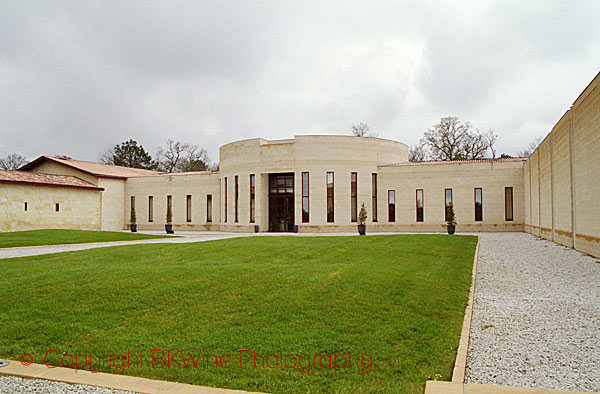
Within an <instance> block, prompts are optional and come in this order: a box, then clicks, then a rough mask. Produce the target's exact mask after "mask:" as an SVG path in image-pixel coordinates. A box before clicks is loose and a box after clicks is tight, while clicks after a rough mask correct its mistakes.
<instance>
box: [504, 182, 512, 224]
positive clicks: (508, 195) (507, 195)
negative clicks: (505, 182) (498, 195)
mask: <svg viewBox="0 0 600 394" xmlns="http://www.w3.org/2000/svg"><path fill="white" fill-rule="evenodd" d="M504 218H505V219H506V221H507V222H512V221H513V188H512V187H505V188H504Z"/></svg>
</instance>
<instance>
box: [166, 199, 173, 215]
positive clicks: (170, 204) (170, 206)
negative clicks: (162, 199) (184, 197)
mask: <svg viewBox="0 0 600 394" xmlns="http://www.w3.org/2000/svg"><path fill="white" fill-rule="evenodd" d="M169 212H171V221H173V196H167V214H168V213H169Z"/></svg>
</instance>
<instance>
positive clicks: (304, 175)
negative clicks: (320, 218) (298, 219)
mask: <svg viewBox="0 0 600 394" xmlns="http://www.w3.org/2000/svg"><path fill="white" fill-rule="evenodd" d="M308 185H309V183H308V172H303V173H302V223H308V220H309V218H310V215H309V201H308Z"/></svg>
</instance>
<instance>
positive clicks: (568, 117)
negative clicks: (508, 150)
mask: <svg viewBox="0 0 600 394" xmlns="http://www.w3.org/2000/svg"><path fill="white" fill-rule="evenodd" d="M529 179H530V180H531V183H530V184H531V194H530V202H529V204H528V205H529V212H530V215H529V216H527V218H526V219H527V221H526V231H528V232H530V233H532V234H535V235H540V236H542V237H544V238H546V239H550V240H553V241H555V242H558V243H560V244H563V245H566V246H571V247H575V249H578V250H581V251H583V252H586V253H589V254H591V255H593V256H597V257H598V256H600V222H599V220H598V218H600V197H599V196H600V74H598V75H597V76H596V78H594V80H593V81H592V82H591V83H590V84H589V85H588V87H587V88H586V89H585V90H584V91H583V92H582V93H581V95H580V96H579V97H578V98H577V100H576V101H575V103H573V106H572V107H571V109H570V110H569V111H567V112H566V113H565V114H564V115H563V117H562V118H561V119H560V120H559V121H558V123H557V124H556V125H555V126H554V128H553V129H552V130H551V132H550V134H549V135H548V136H547V137H546V138H545V139H544V141H543V143H542V144H541V145H540V146H539V147H538V149H536V151H535V152H534V154H533V155H532V156H531V157H530V158H529V160H528V161H527V163H526V165H525V171H524V182H528V180H529ZM536 188H537V190H538V192H536Z"/></svg>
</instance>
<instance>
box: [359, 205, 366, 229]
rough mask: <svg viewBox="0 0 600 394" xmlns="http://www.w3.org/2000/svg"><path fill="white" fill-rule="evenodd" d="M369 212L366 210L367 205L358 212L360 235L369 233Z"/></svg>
mask: <svg viewBox="0 0 600 394" xmlns="http://www.w3.org/2000/svg"><path fill="white" fill-rule="evenodd" d="M366 222H367V210H366V208H365V203H364V202H363V204H362V205H361V207H360V211H359V212H358V235H365V234H366V233H367V225H366V224H365V223H366Z"/></svg>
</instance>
